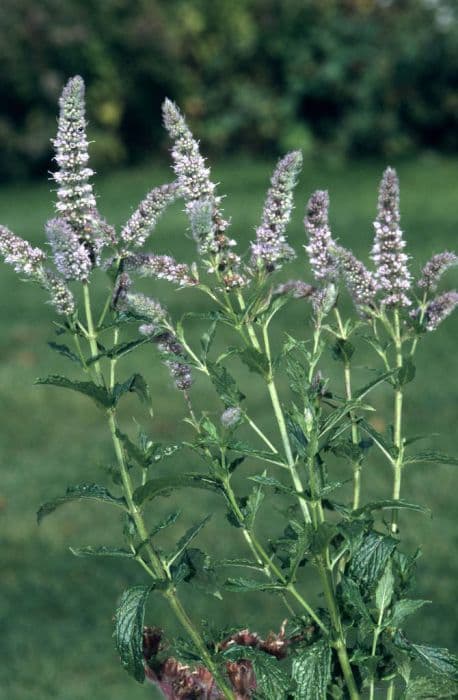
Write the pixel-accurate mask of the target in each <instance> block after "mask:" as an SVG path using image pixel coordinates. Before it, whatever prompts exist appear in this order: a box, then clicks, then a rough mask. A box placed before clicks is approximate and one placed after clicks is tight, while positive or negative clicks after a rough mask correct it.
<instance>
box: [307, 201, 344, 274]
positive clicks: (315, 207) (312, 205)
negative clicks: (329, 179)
mask: <svg viewBox="0 0 458 700" xmlns="http://www.w3.org/2000/svg"><path fill="white" fill-rule="evenodd" d="M328 210H329V195H328V193H327V192H326V191H325V190H318V191H317V192H314V193H313V194H312V196H311V197H310V199H309V201H308V204H307V213H306V216H305V219H304V226H305V230H306V232H307V235H308V237H309V244H308V245H306V246H304V247H305V250H306V251H307V254H308V256H309V260H310V266H311V268H312V271H313V275H314V277H315V279H316V280H326V281H332V280H335V278H336V276H337V267H336V259H335V257H334V255H333V253H332V249H333V248H334V247H335V243H334V241H333V239H332V235H331V230H330V228H329V223H328Z"/></svg>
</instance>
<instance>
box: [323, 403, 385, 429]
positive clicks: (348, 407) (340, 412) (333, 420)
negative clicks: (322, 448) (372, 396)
mask: <svg viewBox="0 0 458 700" xmlns="http://www.w3.org/2000/svg"><path fill="white" fill-rule="evenodd" d="M356 409H357V410H359V411H373V410H374V409H373V407H372V406H369V405H368V404H363V403H361V401H359V399H352V400H351V401H345V403H344V404H343V405H342V406H339V407H338V408H335V409H334V410H333V411H331V413H330V414H329V415H328V416H326V418H325V420H324V421H323V424H322V426H321V429H320V433H319V437H320V438H322V437H323V435H325V434H326V433H327V432H328V431H329V430H331V428H333V427H334V426H335V425H337V424H338V423H340V421H341V420H342V419H344V418H346V417H347V415H348V413H349V411H353V410H356Z"/></svg>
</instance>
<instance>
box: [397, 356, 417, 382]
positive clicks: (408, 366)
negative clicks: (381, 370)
mask: <svg viewBox="0 0 458 700" xmlns="http://www.w3.org/2000/svg"><path fill="white" fill-rule="evenodd" d="M415 374H416V367H415V365H414V363H413V362H412V360H411V358H410V357H405V358H404V359H403V361H402V367H400V368H399V369H398V371H397V374H396V379H395V385H396V386H398V387H401V386H404V385H405V384H409V382H411V381H413V379H415Z"/></svg>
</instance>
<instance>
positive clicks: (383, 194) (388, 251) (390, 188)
mask: <svg viewBox="0 0 458 700" xmlns="http://www.w3.org/2000/svg"><path fill="white" fill-rule="evenodd" d="M399 221H400V213H399V182H398V176H397V174H396V171H395V170H394V169H393V168H387V169H386V170H385V172H384V173H383V178H382V180H381V183H380V188H379V197H378V210H377V218H376V220H375V222H374V229H375V238H374V245H373V247H372V253H371V257H372V260H373V261H374V263H375V268H376V269H375V280H376V283H377V288H378V289H379V290H381V291H382V292H384V293H385V295H384V297H383V299H382V302H383V303H384V304H386V305H387V306H410V304H411V302H410V299H409V298H408V296H407V294H406V292H408V291H409V289H410V286H411V275H410V272H409V270H408V267H407V261H408V256H407V255H406V254H405V253H403V250H404V247H405V241H404V239H403V237H402V231H401V229H400V226H399Z"/></svg>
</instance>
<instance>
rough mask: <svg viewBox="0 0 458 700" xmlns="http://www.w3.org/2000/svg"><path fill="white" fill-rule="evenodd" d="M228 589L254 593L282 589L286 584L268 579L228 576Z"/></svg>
mask: <svg viewBox="0 0 458 700" xmlns="http://www.w3.org/2000/svg"><path fill="white" fill-rule="evenodd" d="M224 588H225V589H226V590H227V591H232V592H239V593H252V592H253V591H280V590H283V589H284V586H283V585H282V584H279V583H268V582H266V581H255V580H254V579H249V578H243V577H240V578H228V579H227V581H226V582H225V584H224Z"/></svg>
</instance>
